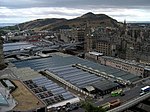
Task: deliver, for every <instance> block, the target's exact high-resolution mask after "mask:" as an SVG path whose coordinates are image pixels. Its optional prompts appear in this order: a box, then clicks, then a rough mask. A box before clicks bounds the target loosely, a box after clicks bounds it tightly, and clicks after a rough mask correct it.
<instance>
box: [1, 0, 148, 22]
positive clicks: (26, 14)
mask: <svg viewBox="0 0 150 112" xmlns="http://www.w3.org/2000/svg"><path fill="white" fill-rule="evenodd" d="M149 11H150V0H0V22H5V20H7V21H8V20H10V21H11V20H12V21H14V20H15V21H19V22H24V21H27V20H32V19H38V18H67V19H71V18H74V17H77V16H81V15H82V14H84V13H87V12H94V13H96V14H100V13H104V14H107V15H109V16H111V17H113V18H115V19H117V20H119V21H123V20H124V19H127V20H129V21H135V20H139V21H147V20H150V14H149Z"/></svg>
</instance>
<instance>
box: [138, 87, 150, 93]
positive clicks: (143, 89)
mask: <svg viewBox="0 0 150 112" xmlns="http://www.w3.org/2000/svg"><path fill="white" fill-rule="evenodd" d="M148 92H150V86H145V87H142V88H141V92H140V95H144V94H145V93H148Z"/></svg>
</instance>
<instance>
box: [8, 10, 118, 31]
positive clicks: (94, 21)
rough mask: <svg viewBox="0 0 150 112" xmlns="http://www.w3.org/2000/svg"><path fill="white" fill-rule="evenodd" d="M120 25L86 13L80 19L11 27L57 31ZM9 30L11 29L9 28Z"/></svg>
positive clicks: (55, 19) (42, 21)
mask: <svg viewBox="0 0 150 112" xmlns="http://www.w3.org/2000/svg"><path fill="white" fill-rule="evenodd" d="M119 25H120V23H119V22H117V20H115V19H113V18H111V17H109V16H107V15H105V14H94V13H92V12H89V13H86V14H84V15H82V16H80V17H77V18H73V19H68V20H67V19H64V18H46V19H37V20H33V21H28V22H25V23H21V24H18V25H15V26H13V27H15V28H18V26H19V28H20V29H21V30H26V29H34V30H58V29H69V28H79V27H87V26H88V27H99V26H102V27H118V26H119ZM10 28H11V27H10Z"/></svg>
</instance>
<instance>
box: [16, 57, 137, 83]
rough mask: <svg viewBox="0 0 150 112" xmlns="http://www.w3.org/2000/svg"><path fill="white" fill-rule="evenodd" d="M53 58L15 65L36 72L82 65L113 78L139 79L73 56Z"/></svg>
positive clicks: (26, 61) (32, 60) (23, 61)
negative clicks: (29, 68)
mask: <svg viewBox="0 0 150 112" xmlns="http://www.w3.org/2000/svg"><path fill="white" fill-rule="evenodd" d="M51 56H52V57H47V58H40V59H30V60H22V61H13V63H14V64H15V66H16V67H17V68H22V67H31V68H32V69H34V70H45V69H49V68H57V69H59V67H62V66H69V65H72V64H81V65H85V66H87V67H91V68H93V69H96V70H99V71H100V72H105V73H106V74H110V75H113V76H117V77H120V78H123V79H125V80H130V81H136V80H138V79H139V78H138V76H136V75H133V74H130V73H128V72H124V71H121V70H119V69H116V68H113V67H109V66H104V65H101V64H98V63H94V62H92V61H89V60H86V59H81V58H78V57H75V56H71V55H68V56H62V55H58V54H52V55H51ZM116 73H117V74H116Z"/></svg>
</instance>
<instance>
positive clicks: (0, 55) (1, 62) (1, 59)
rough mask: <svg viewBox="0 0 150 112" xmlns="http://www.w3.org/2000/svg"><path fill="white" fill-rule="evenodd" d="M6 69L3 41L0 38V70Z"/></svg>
mask: <svg viewBox="0 0 150 112" xmlns="http://www.w3.org/2000/svg"><path fill="white" fill-rule="evenodd" d="M2 68H4V56H3V41H2V38H1V37H0V69H2Z"/></svg>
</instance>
